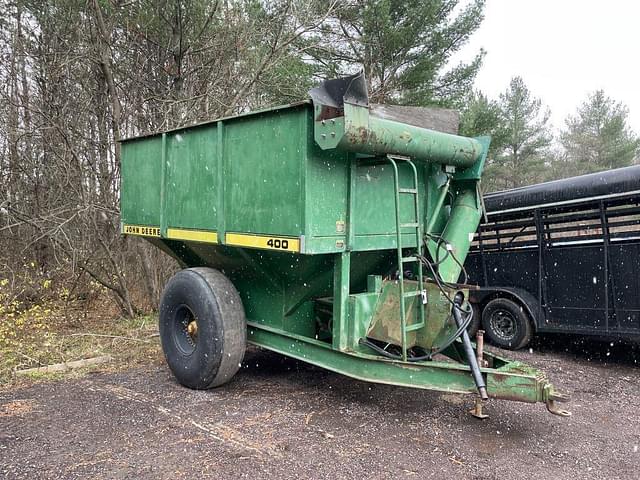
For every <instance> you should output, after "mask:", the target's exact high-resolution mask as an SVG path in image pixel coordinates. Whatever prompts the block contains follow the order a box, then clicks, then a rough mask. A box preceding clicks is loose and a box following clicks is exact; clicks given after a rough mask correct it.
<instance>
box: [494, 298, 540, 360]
mask: <svg viewBox="0 0 640 480" xmlns="http://www.w3.org/2000/svg"><path fill="white" fill-rule="evenodd" d="M482 326H483V328H484V331H485V333H486V335H487V337H488V338H489V341H490V342H491V343H493V344H494V345H496V346H498V347H500V348H506V349H507V350H518V349H520V348H523V347H524V346H526V345H527V344H528V343H529V341H530V340H531V336H532V335H533V328H532V326H531V321H530V320H529V316H528V315H527V313H526V312H525V311H524V308H523V307H522V306H520V305H519V304H517V303H516V302H514V301H513V300H509V299H508V298H496V299H493V300H491V301H490V302H489V303H487V304H486V305H485V307H484V308H483V309H482Z"/></svg>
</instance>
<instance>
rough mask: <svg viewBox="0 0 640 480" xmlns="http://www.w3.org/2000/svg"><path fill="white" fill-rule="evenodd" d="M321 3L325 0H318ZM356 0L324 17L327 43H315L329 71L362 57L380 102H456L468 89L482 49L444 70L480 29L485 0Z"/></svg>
mask: <svg viewBox="0 0 640 480" xmlns="http://www.w3.org/2000/svg"><path fill="white" fill-rule="evenodd" d="M321 3H322V2H321ZM459 4H460V0H433V1H428V2H425V1H424V0H352V1H349V2H344V3H343V4H342V5H341V6H340V7H339V8H338V9H337V10H336V11H335V13H334V15H332V16H331V17H330V18H328V19H327V22H326V23H325V25H324V28H323V30H322V31H321V33H319V35H321V36H322V37H323V42H322V48H314V49H310V50H309V53H310V54H311V56H312V57H313V59H314V61H315V62H317V63H318V64H320V65H321V67H322V69H323V70H324V72H325V74H326V76H328V77H335V76H337V75H339V74H342V73H346V72H353V68H354V65H361V66H362V67H363V68H364V72H365V75H366V77H367V80H368V82H369V91H370V92H371V100H372V101H373V102H377V103H404V104H411V105H433V104H441V105H455V104H458V103H459V102H460V100H462V99H463V98H464V97H465V96H466V95H468V93H469V92H470V90H471V87H472V84H473V81H474V79H475V76H476V74H477V72H478V69H479V68H480V64H481V61H482V57H483V55H484V52H482V51H480V52H479V53H478V54H477V55H476V57H475V58H474V59H473V60H472V61H471V62H470V63H467V64H465V63H460V64H458V65H457V66H454V67H453V68H450V69H448V70H447V67H448V65H449V62H450V59H451V57H452V56H453V54H455V53H456V52H457V51H458V50H459V49H460V48H461V47H462V46H463V45H464V44H465V43H466V42H467V40H468V39H469V37H470V36H471V35H472V34H473V33H474V32H475V31H476V30H477V29H478V27H479V26H480V24H481V22H482V20H483V14H482V12H483V9H484V0H475V1H473V2H471V3H470V4H468V5H467V6H465V7H464V8H462V9H461V10H460V11H458V10H457V7H458V5H459Z"/></svg>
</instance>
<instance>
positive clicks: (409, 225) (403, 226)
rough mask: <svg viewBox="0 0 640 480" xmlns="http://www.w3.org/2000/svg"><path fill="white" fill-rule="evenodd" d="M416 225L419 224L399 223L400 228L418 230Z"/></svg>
mask: <svg viewBox="0 0 640 480" xmlns="http://www.w3.org/2000/svg"><path fill="white" fill-rule="evenodd" d="M418 225H419V223H418V222H411V223H401V224H400V228H408V227H412V228H418Z"/></svg>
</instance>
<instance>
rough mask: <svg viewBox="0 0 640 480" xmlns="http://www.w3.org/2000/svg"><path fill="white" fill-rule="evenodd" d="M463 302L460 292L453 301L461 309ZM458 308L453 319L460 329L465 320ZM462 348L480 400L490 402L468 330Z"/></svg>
mask: <svg viewBox="0 0 640 480" xmlns="http://www.w3.org/2000/svg"><path fill="white" fill-rule="evenodd" d="M463 300H464V297H463V296H462V294H461V293H460V292H458V293H456V296H455V297H454V299H453V303H454V304H455V305H456V306H457V307H461V306H462V301H463ZM456 306H454V307H453V318H454V319H455V321H456V325H458V328H460V327H461V326H462V325H463V320H462V315H460V308H456ZM462 346H463V347H464V352H465V354H466V356H467V361H468V362H469V367H470V368H471V376H472V377H473V381H474V382H475V383H476V387H477V388H478V393H479V394H480V398H481V399H482V400H488V399H489V395H487V386H486V384H485V383H484V378H482V373H481V372H480V367H479V366H478V359H477V358H476V354H475V352H474V351H473V347H472V346H471V340H469V333H468V332H467V330H466V329H464V330H463V331H462Z"/></svg>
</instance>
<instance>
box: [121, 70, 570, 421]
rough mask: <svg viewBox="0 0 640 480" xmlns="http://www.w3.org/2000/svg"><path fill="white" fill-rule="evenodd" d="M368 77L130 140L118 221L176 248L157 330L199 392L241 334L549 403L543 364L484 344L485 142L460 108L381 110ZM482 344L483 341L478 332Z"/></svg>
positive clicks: (212, 382) (231, 364)
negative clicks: (479, 308) (474, 283)
mask: <svg viewBox="0 0 640 480" xmlns="http://www.w3.org/2000/svg"><path fill="white" fill-rule="evenodd" d="M365 85H366V83H365V81H364V78H363V76H362V75H361V74H360V75H354V76H351V77H347V78H342V79H337V80H330V81H327V82H325V83H324V84H323V85H321V86H320V87H318V88H316V89H313V90H312V91H311V92H310V94H311V100H310V101H304V102H300V103H296V104H292V105H287V106H282V107H276V108H270V109H267V110H262V111H257V112H252V113H248V114H244V115H238V116H235V117H230V118H223V119H220V120H216V121H213V122H207V123H203V124H199V125H194V126H190V127H185V128H180V129H177V130H172V131H168V132H164V133H159V134H154V135H147V136H142V137H137V138H131V139H128V140H125V141H123V142H122V187H121V188H122V198H121V211H122V232H123V233H124V234H126V235H139V236H142V237H144V238H145V239H146V240H148V241H150V242H151V243H153V244H154V245H156V246H157V247H158V248H160V249H162V250H163V251H165V252H167V253H168V254H169V255H172V256H173V257H175V258H176V259H177V260H178V261H179V262H180V264H181V265H182V266H184V267H185V269H184V270H182V271H180V272H178V273H177V274H176V275H175V276H174V277H173V278H172V279H171V280H170V281H169V283H168V284H167V286H166V288H165V291H164V294H163V298H162V302H161V306H160V336H161V340H162V347H163V350H164V353H165V357H166V359H167V363H168V364H169V367H170V368H171V370H172V371H173V373H174V374H175V376H176V378H177V379H178V381H180V382H181V383H182V384H184V385H186V386H187V387H191V388H199V389H202V388H210V387H215V386H218V385H221V384H223V383H225V382H227V381H228V380H229V379H230V378H231V377H232V376H233V375H234V374H235V373H236V372H237V370H238V368H239V366H240V363H241V361H242V358H243V355H244V352H245V347H246V343H247V342H249V343H252V344H254V345H258V346H260V347H262V348H266V349H269V350H273V351H275V352H278V353H281V354H283V355H287V356H290V357H293V358H296V359H298V360H302V361H305V362H308V363H311V364H313V365H317V366H320V367H323V368H326V369H328V370H332V371H334V372H339V373H341V374H344V375H348V376H350V377H353V378H356V379H359V380H366V381H370V382H378V383H386V384H391V385H398V386H404V387H414V388H422V389H429V390H437V391H442V392H451V393H461V394H469V393H474V392H477V393H478V397H477V398H478V400H477V401H476V410H475V413H476V414H478V415H480V414H481V411H480V410H481V409H480V405H481V404H480V401H479V399H487V398H489V397H493V398H502V399H508V400H518V401H523V402H545V403H546V405H547V407H548V409H549V410H550V411H551V412H553V413H558V414H568V413H567V412H565V411H564V410H560V409H559V408H558V407H557V406H556V404H555V401H558V400H564V399H565V397H564V396H563V395H561V394H559V393H558V392H556V391H555V390H554V389H553V387H552V385H551V384H550V383H548V381H547V380H546V378H545V376H544V375H543V374H542V373H540V372H538V371H536V370H534V369H533V368H531V367H528V366H526V365H523V364H521V363H518V362H509V361H507V360H505V359H502V358H499V357H497V356H494V355H490V354H488V353H483V352H482V348H480V347H478V348H475V347H474V345H473V344H472V343H471V342H470V339H469V336H468V335H467V329H466V327H467V326H468V325H469V322H470V320H471V315H472V314H471V309H470V308H469V306H468V304H467V302H466V298H467V297H468V289H469V288H472V287H469V286H468V285H464V284H458V283H456V282H458V277H459V276H460V274H461V273H462V271H463V267H462V264H463V263H464V260H465V257H466V255H467V251H468V249H469V246H470V243H471V241H472V239H473V235H474V232H475V231H476V228H477V226H478V222H479V220H480V217H481V215H482V204H481V196H480V193H479V188H478V185H479V181H480V174H481V172H482V168H483V165H484V161H485V157H486V153H487V149H488V146H489V138H487V137H480V138H476V139H472V138H465V137H461V136H458V135H455V133H456V129H457V125H456V123H457V117H456V116H454V115H452V112H449V111H436V110H433V109H424V108H417V107H393V106H384V105H371V104H369V101H368V96H367V92H366V87H365ZM478 344H479V342H478Z"/></svg>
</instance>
